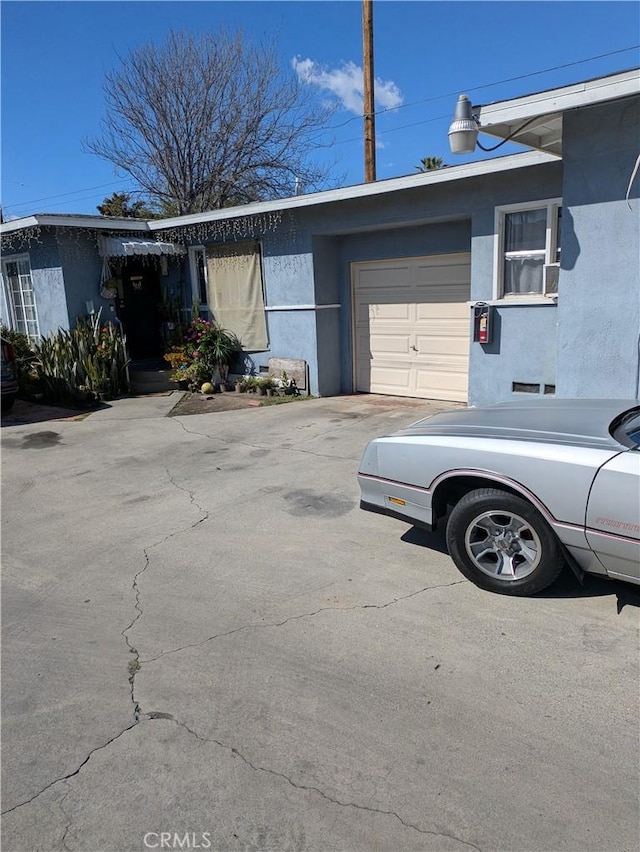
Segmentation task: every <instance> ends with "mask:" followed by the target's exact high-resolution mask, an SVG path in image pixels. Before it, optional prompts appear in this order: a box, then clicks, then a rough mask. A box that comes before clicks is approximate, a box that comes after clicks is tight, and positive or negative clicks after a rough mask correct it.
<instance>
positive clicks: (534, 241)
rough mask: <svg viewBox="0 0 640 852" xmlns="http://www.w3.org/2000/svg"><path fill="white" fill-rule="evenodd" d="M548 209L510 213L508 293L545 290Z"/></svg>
mask: <svg viewBox="0 0 640 852" xmlns="http://www.w3.org/2000/svg"><path fill="white" fill-rule="evenodd" d="M546 241H547V209H546V207H544V208H538V209H535V210H522V211H519V212H516V213H507V214H506V216H505V221H504V293H505V295H508V294H510V293H511V294H527V293H542V290H543V281H542V275H543V267H544V262H545V247H546Z"/></svg>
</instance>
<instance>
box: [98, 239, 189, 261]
mask: <svg viewBox="0 0 640 852" xmlns="http://www.w3.org/2000/svg"><path fill="white" fill-rule="evenodd" d="M186 253H187V250H186V248H185V247H184V246H181V245H178V244H177V243H162V242H159V241H158V240H141V239H138V238H137V237H100V256H101V257H133V256H134V255H148V254H156V255H160V254H165V255H171V254H175V255H179V254H186Z"/></svg>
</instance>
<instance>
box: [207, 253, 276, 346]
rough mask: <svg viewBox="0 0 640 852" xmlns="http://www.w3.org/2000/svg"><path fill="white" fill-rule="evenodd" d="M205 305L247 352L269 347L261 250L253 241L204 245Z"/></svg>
mask: <svg viewBox="0 0 640 852" xmlns="http://www.w3.org/2000/svg"><path fill="white" fill-rule="evenodd" d="M207 304H208V305H209V310H210V311H211V312H212V313H213V316H214V318H215V320H216V322H217V323H219V325H221V326H222V327H223V328H225V329H227V331H231V332H233V333H234V334H235V335H236V336H237V337H238V339H239V340H240V342H241V344H242V348H243V349H244V350H245V351H246V352H257V351H261V350H265V349H268V346H269V343H268V340H267V323H266V320H265V314H264V297H263V293H262V269H261V264H260V250H259V247H258V244H257V243H255V242H244V243H231V244H228V245H223V246H209V247H207Z"/></svg>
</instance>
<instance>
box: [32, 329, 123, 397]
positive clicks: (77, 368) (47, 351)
mask: <svg viewBox="0 0 640 852" xmlns="http://www.w3.org/2000/svg"><path fill="white" fill-rule="evenodd" d="M34 349H35V353H36V360H35V362H34V369H35V371H36V373H37V375H38V378H39V379H40V381H41V383H42V386H43V391H44V395H45V397H46V398H47V399H49V400H55V401H60V402H74V401H77V400H78V399H81V398H82V397H83V396H86V395H87V394H89V395H92V396H95V397H99V396H102V395H110V396H117V395H118V394H121V393H126V392H127V391H128V379H127V369H126V368H127V364H128V360H127V355H126V348H125V341H124V338H123V337H122V335H121V334H120V331H119V329H118V328H116V326H114V325H113V323H110V322H107V323H105V324H103V325H101V324H100V315H99V314H98V315H97V316H95V317H91V318H90V319H80V320H78V322H77V324H76V327H75V328H74V329H73V330H72V331H67V330H65V329H62V328H61V329H58V331H57V332H54V333H53V334H50V335H49V336H48V337H45V338H43V339H42V340H41V341H39V342H38V343H36V344H35V346H34Z"/></svg>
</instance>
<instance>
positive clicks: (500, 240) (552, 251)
mask: <svg viewBox="0 0 640 852" xmlns="http://www.w3.org/2000/svg"><path fill="white" fill-rule="evenodd" d="M561 207H562V198H544V199H540V200H539V201H527V202H524V203H523V204H504V205H502V206H500V207H496V209H495V218H494V228H493V297H492V300H491V301H492V302H496V303H498V304H504V303H506V302H511V303H518V304H524V303H525V302H530V303H532V304H536V303H539V302H543V303H548V302H552V303H555V301H556V300H557V298H558V294H557V293H540V294H537V295H536V294H532V293H523V294H522V295H518V294H517V293H508V294H507V295H506V296H505V294H504V292H503V287H504V220H505V214H507V213H521V212H525V211H527V210H542V209H544V208H546V211H547V231H546V239H545V257H544V262H545V265H546V264H553V263H555V262H556V253H557V248H558V210H559V209H560V208H561ZM522 254H530V252H526V251H524V252H522ZM543 287H544V280H543Z"/></svg>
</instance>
